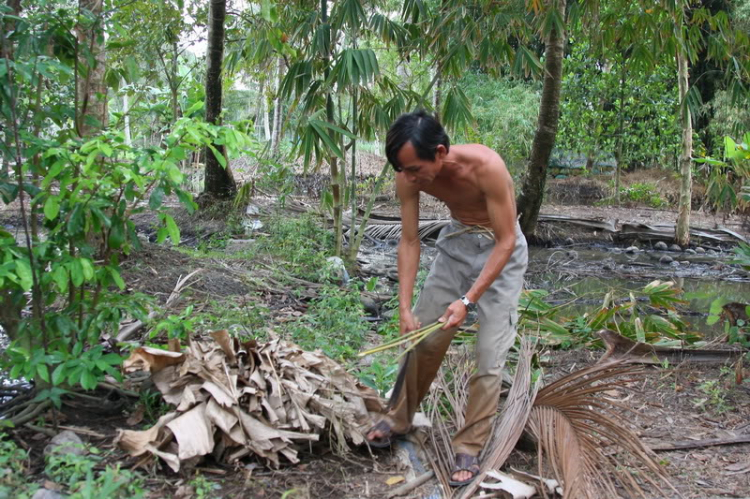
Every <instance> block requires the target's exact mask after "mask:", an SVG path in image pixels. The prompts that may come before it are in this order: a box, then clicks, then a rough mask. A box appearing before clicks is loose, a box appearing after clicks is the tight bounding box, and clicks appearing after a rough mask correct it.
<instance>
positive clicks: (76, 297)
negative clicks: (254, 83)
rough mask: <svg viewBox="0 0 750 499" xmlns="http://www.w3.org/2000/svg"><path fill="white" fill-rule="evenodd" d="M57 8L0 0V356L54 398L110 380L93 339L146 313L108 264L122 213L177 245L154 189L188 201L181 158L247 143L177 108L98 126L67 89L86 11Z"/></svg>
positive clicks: (110, 368) (127, 239) (124, 224)
mask: <svg viewBox="0 0 750 499" xmlns="http://www.w3.org/2000/svg"><path fill="white" fill-rule="evenodd" d="M68 7H69V6H68V5H63V4H61V3H59V2H55V1H52V2H46V3H43V4H40V5H38V6H36V7H35V8H29V9H28V10H24V11H23V15H22V16H16V15H12V13H11V12H10V10H9V7H7V6H5V5H3V6H1V7H0V17H1V19H0V23H2V25H3V26H5V27H8V26H13V27H14V30H13V32H12V33H11V34H10V35H8V36H6V35H7V33H4V34H3V37H2V39H1V40H0V41H2V43H3V44H4V45H3V47H4V51H3V52H2V53H3V54H6V52H5V50H7V49H9V48H11V47H12V49H13V51H14V52H13V54H14V57H13V58H9V57H5V58H2V59H0V68H2V69H0V87H1V88H2V91H0V120H2V121H1V122H0V127H2V129H3V130H5V131H6V133H5V134H4V137H5V139H4V140H3V141H0V152H1V153H2V156H3V158H4V159H5V160H6V163H9V164H10V165H11V166H12V169H13V171H12V172H5V173H3V174H0V199H2V202H3V203H5V204H11V203H14V204H15V205H17V206H19V211H20V217H19V222H18V224H17V227H15V230H14V233H11V232H10V231H8V230H6V229H0V290H2V291H0V325H1V326H2V327H3V329H4V330H5V332H6V334H7V335H8V336H9V338H10V340H11V343H10V345H9V346H8V348H7V349H6V350H5V352H4V354H3V357H2V365H3V367H5V368H8V369H10V374H11V375H12V376H13V377H16V376H21V377H24V378H26V379H29V380H33V381H34V383H35V384H36V387H37V391H38V393H37V400H38V401H45V402H52V403H53V404H54V405H56V406H58V407H59V406H60V403H61V400H60V398H61V396H62V395H64V394H65V392H66V390H68V389H70V388H74V387H77V386H80V387H82V388H84V389H92V388H95V387H96V386H97V384H98V382H99V381H100V380H101V379H102V378H103V377H104V376H105V375H111V376H113V377H115V378H119V372H118V370H117V369H116V366H117V365H119V364H120V362H121V360H122V359H121V357H120V356H119V355H118V354H116V353H112V352H108V351H107V349H106V348H105V344H106V343H105V341H104V340H106V339H107V337H114V336H115V334H116V332H117V327H118V325H119V323H120V322H121V320H122V319H123V318H124V317H126V316H131V317H135V318H139V319H145V300H144V298H143V296H142V295H140V294H136V293H132V294H124V293H123V292H124V291H125V290H126V283H125V281H124V279H123V277H122V275H121V270H120V263H121V262H122V260H123V259H124V258H126V257H127V256H128V255H130V254H131V253H132V252H133V251H134V250H136V249H138V248H139V245H140V243H139V237H138V234H137V233H136V226H135V223H134V222H133V217H134V215H137V214H139V213H141V212H144V211H147V210H148V211H151V212H153V213H154V215H155V218H156V220H157V222H156V225H157V238H156V242H157V243H163V242H165V241H166V240H170V241H171V243H172V244H178V243H179V241H180V230H179V228H178V226H177V223H176V222H175V220H174V218H173V217H172V216H171V214H170V211H169V210H168V209H167V207H166V205H165V200H166V199H167V198H168V197H170V196H173V197H175V198H177V199H178V200H179V201H180V202H181V203H182V205H183V206H185V207H186V208H187V209H188V210H189V211H192V210H193V209H194V208H195V203H194V202H193V200H192V197H191V195H190V194H189V193H188V192H186V191H185V190H184V189H183V183H184V180H185V175H184V173H183V172H182V170H181V167H182V166H183V163H184V162H186V161H187V159H188V158H189V157H190V156H191V155H192V154H194V153H196V152H198V151H200V150H202V149H203V148H205V147H208V148H209V149H212V148H213V149H212V150H215V147H216V145H219V146H223V147H224V148H226V151H227V156H229V155H232V154H235V153H236V152H237V151H238V150H241V149H251V150H252V149H253V147H254V143H253V142H252V141H251V139H250V138H249V137H248V136H247V134H245V133H244V130H245V128H246V125H245V124H244V123H234V124H230V125H228V126H215V125H211V124H208V123H206V122H204V121H203V120H202V119H200V118H191V117H183V118H180V119H178V120H175V121H173V122H172V123H171V125H170V128H169V130H168V131H167V130H163V131H162V132H163V133H161V134H160V135H159V136H158V137H155V138H152V139H154V140H152V141H138V143H137V144H134V143H133V142H132V141H131V140H130V139H129V137H128V136H127V135H126V133H125V131H121V130H119V129H117V127H116V126H113V127H112V128H111V129H104V130H103V129H102V127H103V126H105V125H106V123H99V124H98V125H99V126H98V127H97V126H96V122H97V121H98V119H101V118H105V119H106V116H103V117H100V118H96V117H93V116H91V115H89V114H87V112H86V106H85V105H84V106H81V103H80V102H79V99H76V98H74V97H75V96H76V95H77V94H76V89H77V88H78V87H79V86H80V85H82V84H83V81H84V80H85V81H88V80H86V77H84V76H82V74H81V68H80V66H81V59H82V58H85V57H88V56H90V55H91V54H88V53H87V52H85V50H84V48H82V47H81V48H80V50H81V51H83V52H76V49H75V47H76V46H77V44H76V38H75V34H74V27H75V26H76V25H77V23H81V22H84V21H85V22H89V23H90V21H92V20H94V21H95V19H93V18H92V17H91V16H92V13H91V12H88V11H85V12H78V11H77V9H72V8H68ZM52 46H56V47H59V50H54V51H51V52H49V51H47V49H46V47H52ZM86 60H87V64H90V58H89V59H86ZM89 76H90V75H89ZM188 111H189V113H188V114H190V113H192V112H193V111H191V110H188ZM220 161H221V162H222V164H226V161H227V159H226V158H225V157H223V156H222V157H221V160H220ZM11 173H12V174H11ZM10 421H13V420H12V419H11V420H10Z"/></svg>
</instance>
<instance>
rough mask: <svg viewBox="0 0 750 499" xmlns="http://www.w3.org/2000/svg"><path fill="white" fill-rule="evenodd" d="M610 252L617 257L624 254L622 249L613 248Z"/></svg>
mask: <svg viewBox="0 0 750 499" xmlns="http://www.w3.org/2000/svg"><path fill="white" fill-rule="evenodd" d="M610 251H612V253H614V254H615V255H619V254H620V253H622V248H612V249H611V250H610Z"/></svg>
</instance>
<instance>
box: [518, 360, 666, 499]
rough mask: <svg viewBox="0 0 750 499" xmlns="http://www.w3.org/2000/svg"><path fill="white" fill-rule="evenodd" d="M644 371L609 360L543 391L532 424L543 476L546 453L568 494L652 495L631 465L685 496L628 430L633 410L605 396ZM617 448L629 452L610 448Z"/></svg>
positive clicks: (530, 428) (647, 478)
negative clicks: (614, 451) (625, 413)
mask: <svg viewBox="0 0 750 499" xmlns="http://www.w3.org/2000/svg"><path fill="white" fill-rule="evenodd" d="M642 374H643V371H642V369H641V368H636V367H632V366H626V365H623V364H622V363H621V362H609V363H606V364H602V365H596V366H592V367H589V368H586V369H582V370H580V371H576V372H574V373H572V374H570V375H568V376H565V377H563V378H561V379H559V380H557V381H556V382H554V383H552V384H551V385H549V386H547V387H545V388H543V389H542V390H540V392H539V394H538V395H537V397H536V400H535V401H534V407H533V409H532V410H531V415H530V416H529V419H528V423H527V426H526V429H527V431H528V432H529V433H530V434H531V435H532V436H533V437H534V438H535V439H536V440H537V443H538V448H539V463H540V475H542V474H543V473H541V467H542V464H543V461H544V460H543V458H544V457H546V461H547V462H548V463H549V466H550V468H551V471H552V473H553V474H554V476H555V478H556V479H557V480H558V481H559V482H560V483H562V484H563V486H564V490H565V494H564V497H565V498H592V499H593V498H599V497H623V496H624V497H646V495H645V493H644V491H643V489H642V483H639V482H637V481H636V480H635V479H634V478H633V475H632V474H631V473H630V472H629V471H628V465H630V466H635V465H638V466H639V468H641V469H640V470H639V471H640V473H639V475H638V476H639V477H641V478H642V479H644V480H645V481H646V482H648V483H650V484H651V485H652V486H653V487H655V488H656V489H657V490H658V491H659V493H660V495H663V494H664V492H663V491H662V489H661V488H660V486H659V483H658V482H660V481H661V482H662V483H664V484H666V485H667V486H668V487H669V488H671V489H672V490H673V491H674V492H675V493H677V494H678V495H679V493H678V492H677V491H676V490H675V489H674V487H673V486H672V484H671V483H670V482H669V479H668V477H667V474H666V472H665V470H664V468H663V467H662V466H661V465H659V464H658V462H657V460H656V459H655V456H654V454H653V453H652V452H651V451H650V450H649V449H648V448H647V447H646V446H645V445H644V444H643V443H642V442H641V441H640V439H639V438H638V437H637V436H636V435H635V433H633V432H632V431H631V430H630V429H628V427H627V420H626V419H625V417H624V416H623V412H622V411H623V410H629V409H628V408H627V407H624V406H622V405H619V404H617V403H616V402H612V401H610V400H608V399H604V398H602V397H601V396H600V395H601V393H602V392H604V391H607V390H611V389H613V388H622V387H623V385H625V384H626V383H627V382H628V381H631V380H632V379H631V378H632V377H633V376H641V375H642ZM623 377H630V378H628V379H622V378H623ZM618 409H619V410H618ZM612 447H615V448H618V449H619V450H621V451H623V452H620V453H618V454H612V453H611V452H605V451H604V449H608V448H609V449H611V448H612ZM618 455H624V456H625V457H626V459H624V460H621V459H619V458H618ZM618 486H619V487H621V489H619V492H618Z"/></svg>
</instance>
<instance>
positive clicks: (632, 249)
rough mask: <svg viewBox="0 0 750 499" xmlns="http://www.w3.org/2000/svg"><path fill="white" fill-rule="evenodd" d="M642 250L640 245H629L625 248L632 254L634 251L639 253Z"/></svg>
mask: <svg viewBox="0 0 750 499" xmlns="http://www.w3.org/2000/svg"><path fill="white" fill-rule="evenodd" d="M639 251H640V250H639V249H638V246H628V247H627V248H625V253H627V254H629V255H632V254H633V253H638V252H639Z"/></svg>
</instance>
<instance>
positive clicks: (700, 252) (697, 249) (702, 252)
mask: <svg viewBox="0 0 750 499" xmlns="http://www.w3.org/2000/svg"><path fill="white" fill-rule="evenodd" d="M695 252H696V253H698V254H699V255H704V254H705V253H706V250H705V249H704V248H701V247H700V246H698V247H697V248H695Z"/></svg>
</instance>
